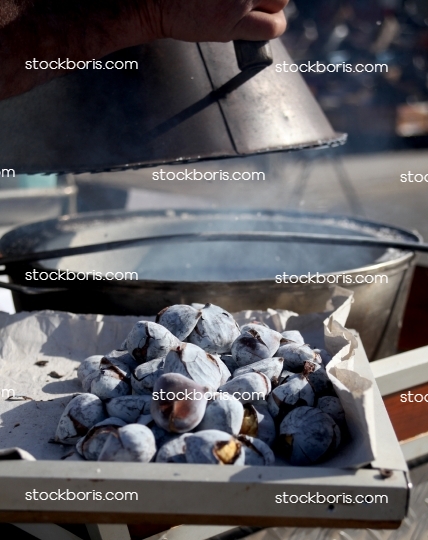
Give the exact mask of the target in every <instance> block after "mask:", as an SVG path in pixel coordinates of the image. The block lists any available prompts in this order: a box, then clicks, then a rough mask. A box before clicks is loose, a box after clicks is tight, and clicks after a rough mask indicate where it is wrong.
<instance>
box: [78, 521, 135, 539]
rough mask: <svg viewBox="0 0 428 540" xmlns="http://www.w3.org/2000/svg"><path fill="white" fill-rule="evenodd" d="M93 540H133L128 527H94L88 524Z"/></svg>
mask: <svg viewBox="0 0 428 540" xmlns="http://www.w3.org/2000/svg"><path fill="white" fill-rule="evenodd" d="M86 528H87V529H88V533H89V536H90V537H91V540H131V536H130V535H129V530H128V527H127V526H126V525H93V524H92V523H90V524H87V525H86Z"/></svg>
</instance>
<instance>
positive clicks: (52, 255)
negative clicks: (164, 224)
mask: <svg viewBox="0 0 428 540" xmlns="http://www.w3.org/2000/svg"><path fill="white" fill-rule="evenodd" d="M195 242H196V243H200V242H274V243H278V242H300V243H301V244H323V245H337V246H360V247H361V246H365V247H382V248H395V249H405V250H410V251H416V252H421V253H428V244H425V243H423V242H416V241H413V242H408V241H404V240H393V239H379V238H367V237H363V236H346V235H338V234H334V235H329V234H315V233H288V232H278V231H271V232H248V231H240V232H238V233H233V232H222V233H216V232H201V233H189V234H169V235H163V236H150V237H140V238H127V239H124V240H117V241H114V242H101V243H98V244H89V245H87V246H77V247H67V248H60V249H52V250H46V251H39V252H34V253H24V254H22V255H12V256H9V257H5V256H1V255H0V265H13V264H16V263H28V262H35V261H42V260H43V259H58V258H60V257H74V256H77V255H87V254H89V253H102V252H104V251H113V250H115V249H119V248H120V249H123V248H127V247H129V248H131V247H134V246H137V245H141V246H143V245H160V244H189V243H195Z"/></svg>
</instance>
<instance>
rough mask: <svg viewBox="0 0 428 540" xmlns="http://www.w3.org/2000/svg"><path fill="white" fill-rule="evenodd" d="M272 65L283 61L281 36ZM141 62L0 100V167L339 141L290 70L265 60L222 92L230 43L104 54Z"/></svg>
mask: <svg viewBox="0 0 428 540" xmlns="http://www.w3.org/2000/svg"><path fill="white" fill-rule="evenodd" d="M271 45H272V50H273V58H274V64H277V63H283V62H284V61H285V62H288V63H291V62H292V61H291V59H290V58H289V56H288V54H287V51H286V50H285V47H284V46H283V44H282V42H281V40H279V39H277V40H274V41H273V42H271ZM110 59H113V60H122V61H125V60H136V61H137V62H138V65H139V69H138V70H135V69H126V70H117V69H114V70H107V69H103V70H97V69H90V70H85V71H78V72H74V73H72V74H69V75H67V76H64V77H61V78H58V79H55V80H53V81H51V82H49V83H47V84H45V85H43V86H39V87H37V88H35V89H34V90H32V91H30V92H27V93H26V94H23V95H21V96H17V97H14V98H11V99H8V100H5V101H2V102H0V164H1V166H2V167H7V168H13V169H15V171H16V172H17V173H27V174H33V173H40V172H44V173H67V172H72V173H79V172H99V171H108V170H115V169H124V168H131V167H132V168H139V167H147V166H154V165H159V164H166V163H183V162H188V161H198V160H206V159H216V158H222V157H228V158H229V157H237V156H245V155H248V154H254V153H262V152H271V151H281V150H293V149H301V148H308V147H318V146H324V145H337V144H341V143H343V142H344V140H345V139H344V136H343V135H338V134H336V133H335V132H334V130H333V129H332V127H331V126H330V124H329V122H328V120H327V119H326V117H325V116H324V114H323V112H322V111H321V109H320V107H319V105H318V104H317V102H316V101H315V99H314V98H313V96H312V94H311V93H310V91H309V88H308V87H307V85H306V84H305V82H304V81H303V79H302V77H301V76H300V74H298V73H277V72H276V71H275V65H272V66H270V67H268V68H266V69H264V70H263V71H262V72H260V73H258V74H257V75H255V76H254V77H253V78H251V79H250V80H248V81H247V82H245V83H244V84H243V85H242V86H240V87H239V88H237V89H236V90H234V91H232V92H230V93H229V94H228V95H226V96H224V97H220V98H219V97H218V96H217V98H218V99H213V94H212V92H213V90H215V89H217V88H219V87H220V86H222V85H223V84H225V83H227V82H228V81H229V80H230V79H233V77H234V76H236V74H237V73H239V69H238V66H237V62H236V57H235V51H234V48H233V44H232V43H227V44H224V43H203V44H194V43H185V42H180V41H174V40H160V41H156V42H153V43H150V44H147V45H143V46H139V47H133V48H130V49H126V50H124V51H120V52H119V53H115V54H114V55H111V57H110Z"/></svg>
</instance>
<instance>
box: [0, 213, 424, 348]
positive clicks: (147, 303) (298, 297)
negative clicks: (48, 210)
mask: <svg viewBox="0 0 428 540" xmlns="http://www.w3.org/2000/svg"><path fill="white" fill-rule="evenodd" d="M249 229H250V230H252V231H254V232H255V233H259V232H260V233H263V232H272V231H277V232H279V233H281V232H293V233H295V232H297V233H298V232H302V231H307V232H309V233H311V232H313V231H318V232H319V233H327V234H338V233H339V234H340V233H342V232H345V233H346V234H347V235H351V236H352V235H355V236H356V237H360V236H363V235H364V236H367V237H368V238H380V239H388V240H400V239H401V240H405V241H414V242H417V241H418V240H419V238H418V237H417V236H416V235H414V234H412V233H408V232H406V231H403V230H401V229H396V228H387V227H385V226H383V225H378V224H374V223H371V222H368V221H363V220H356V219H348V218H334V217H332V216H317V215H311V214H292V213H285V212H270V211H236V212H227V211H225V212H221V211H206V210H203V211H198V210H189V211H180V212H171V211H167V212H162V211H145V212H144V211H140V212H133V213H124V212H106V213H94V214H89V215H79V216H76V217H70V216H68V217H65V218H61V219H59V220H50V221H46V222H41V223H36V224H31V225H26V226H22V227H19V228H17V229H14V230H13V231H11V232H10V233H8V234H7V235H5V236H4V237H3V238H2V240H1V242H0V251H1V253H2V254H4V255H6V256H9V255H10V256H12V255H19V254H27V253H29V252H32V251H33V252H37V251H42V250H45V249H49V248H53V247H56V248H62V247H67V246H76V247H77V246H79V245H85V244H88V243H97V242H99V241H103V242H108V241H116V240H120V239H121V238H130V239H132V238H139V237H141V236H143V235H146V236H148V237H149V236H156V235H162V234H168V233H171V232H174V233H176V234H189V233H204V232H211V233H216V232H218V233H223V232H225V231H228V232H234V233H236V234H238V233H239V232H240V231H248V230H249ZM413 259H414V254H413V253H411V252H408V251H398V250H392V251H390V252H385V249H382V248H376V247H347V246H338V245H329V246H327V245H318V244H316V245H309V244H306V245H305V244H302V243H301V242H295V243H281V242H276V243H275V242H264V241H259V242H241V243H239V242H238V243H237V242H203V241H202V242H199V243H189V244H177V245H169V244H162V245H157V246H156V245H155V246H153V245H152V246H134V247H132V248H127V249H118V250H116V251H114V252H113V251H112V252H105V253H96V254H92V255H90V254H86V255H80V256H75V257H65V258H62V259H57V260H50V261H42V262H39V263H36V262H35V263H33V264H30V263H27V264H17V265H12V266H10V267H8V274H9V276H10V278H11V281H12V283H13V284H17V285H25V286H40V285H42V286H43V287H59V286H61V287H62V286H64V287H67V291H66V292H56V293H52V294H44V295H37V296H35V295H33V296H28V295H25V294H20V293H17V292H14V293H13V296H14V301H15V305H16V307H17V310H30V311H31V310H35V309H58V310H61V311H72V312H76V313H95V312H96V313H105V314H135V315H153V314H156V313H157V312H158V311H160V309H162V308H164V307H165V306H167V305H172V304H176V303H192V302H211V303H214V304H217V305H221V306H222V307H224V308H225V309H227V310H229V311H239V310H243V309H267V308H281V309H289V310H292V311H296V312H297V313H302V314H303V313H310V312H314V311H323V310H324V309H325V306H326V303H327V301H328V300H329V298H330V296H331V288H332V286H333V285H330V284H328V283H326V284H307V285H302V284H290V283H288V284H283V283H281V284H278V283H275V275H276V274H282V273H283V272H287V273H288V274H297V275H298V274H304V273H307V272H308V271H310V272H312V273H314V272H315V273H316V272H317V271H319V272H320V273H324V274H331V273H345V272H346V274H348V275H350V276H354V277H355V276H356V275H357V274H360V275H363V276H365V275H373V274H382V275H385V276H387V277H388V283H372V284H370V285H369V284H360V285H357V284H352V285H347V284H343V283H341V282H339V285H340V286H343V287H345V288H348V289H351V290H353V291H354V294H355V303H354V305H353V307H352V310H351V315H350V318H349V321H348V325H349V327H352V328H356V329H357V330H358V331H359V332H360V334H361V336H362V339H363V342H364V345H365V348H366V350H367V352H368V356H369V358H371V359H374V358H375V357H376V356H377V353H378V351H382V354H383V355H384V356H388V355H390V354H394V353H395V352H396V351H395V349H396V343H397V339H398V333H399V332H398V330H399V327H400V323H401V318H402V310H403V298H405V297H406V295H407V289H408V285H409V277H410V274H411V272H412V267H413ZM56 268H61V269H70V270H71V271H86V272H91V271H92V270H95V271H101V272H102V273H105V272H107V271H112V272H115V271H122V272H125V271H137V272H138V275H139V279H138V281H137V280H135V281H132V280H126V281H105V280H101V281H97V280H94V279H89V280H85V281H61V283H59V282H58V281H55V280H52V281H49V280H47V281H43V282H41V281H34V280H27V279H25V272H26V271H32V270H33V269H39V270H45V269H56Z"/></svg>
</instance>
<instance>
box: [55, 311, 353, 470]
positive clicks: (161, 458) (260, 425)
mask: <svg viewBox="0 0 428 540" xmlns="http://www.w3.org/2000/svg"><path fill="white" fill-rule="evenodd" d="M330 360H331V357H330V356H329V354H328V353H327V352H326V351H324V350H320V349H312V348H311V347H310V346H309V345H306V344H305V343H304V340H303V338H302V335H301V334H300V332H297V331H285V332H282V333H279V332H276V331H275V330H272V329H271V328H269V327H268V326H267V325H265V324H264V323H260V322H257V321H252V322H251V323H249V324H245V325H244V326H242V327H241V328H240V327H239V326H238V324H237V322H236V321H235V319H234V318H233V316H232V315H231V314H230V313H228V312H227V311H225V310H224V309H222V308H220V307H218V306H215V305H212V304H206V305H205V306H204V307H203V308H201V309H197V308H195V307H192V306H188V305H174V306H170V307H167V308H165V309H164V310H162V311H161V312H160V313H159V314H158V315H157V317H156V322H149V321H139V322H137V323H136V324H135V325H134V327H133V328H132V330H131V332H130V333H129V335H128V337H127V338H126V340H125V342H124V343H123V344H122V346H121V347H120V349H118V350H115V351H112V352H111V353H109V354H106V355H105V356H91V357H89V358H87V359H86V360H85V361H83V362H82V363H81V364H80V366H79V368H78V370H77V375H78V379H79V381H80V382H81V384H82V387H83V391H84V392H85V393H82V394H79V395H77V396H76V397H74V398H73V399H72V400H71V401H70V402H69V403H68V405H67V407H66V408H65V410H64V412H63V414H62V416H61V418H60V420H59V424H58V427H57V430H56V436H55V439H56V441H57V442H59V443H62V444H66V445H76V450H77V453H78V454H79V455H80V456H81V457H82V458H84V459H87V460H92V461H136V462H150V461H155V462H158V463H171V462H172V463H208V464H227V465H273V464H274V463H275V460H276V457H278V458H282V459H286V460H287V461H288V462H289V463H290V464H292V465H312V464H316V463H320V462H322V461H325V460H326V459H328V458H329V457H331V456H332V455H334V453H335V452H336V451H337V448H338V447H339V445H340V443H341V439H343V435H344V434H346V433H347V428H346V420H345V414H344V411H343V409H342V406H341V404H340V401H339V399H338V398H337V396H336V395H335V392H334V388H333V386H332V384H331V381H330V379H329V377H328V375H327V372H326V369H325V367H326V365H327V363H328V362H329V361H330Z"/></svg>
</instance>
